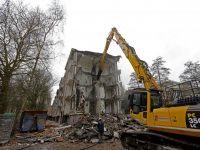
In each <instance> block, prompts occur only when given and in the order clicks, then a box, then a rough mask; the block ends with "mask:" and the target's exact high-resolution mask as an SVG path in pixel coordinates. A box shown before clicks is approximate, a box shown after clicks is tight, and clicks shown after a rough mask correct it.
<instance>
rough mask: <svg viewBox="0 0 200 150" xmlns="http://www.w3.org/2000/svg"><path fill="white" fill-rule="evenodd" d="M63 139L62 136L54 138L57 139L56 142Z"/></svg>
mask: <svg viewBox="0 0 200 150" xmlns="http://www.w3.org/2000/svg"><path fill="white" fill-rule="evenodd" d="M63 140H64V138H63V137H57V138H56V141H57V142H63Z"/></svg>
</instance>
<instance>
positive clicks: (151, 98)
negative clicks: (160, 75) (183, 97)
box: [128, 88, 162, 125]
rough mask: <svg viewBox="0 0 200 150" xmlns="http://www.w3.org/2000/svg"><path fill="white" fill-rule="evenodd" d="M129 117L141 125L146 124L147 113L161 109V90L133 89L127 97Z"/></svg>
mask: <svg viewBox="0 0 200 150" xmlns="http://www.w3.org/2000/svg"><path fill="white" fill-rule="evenodd" d="M128 99H129V107H130V115H131V116H133V117H135V118H136V119H135V120H136V121H137V122H139V123H140V124H142V125H145V124H147V121H146V120H147V112H153V109H156V108H161V107H162V90H159V89H145V88H138V89H134V91H133V93H132V94H130V95H129V97H128Z"/></svg>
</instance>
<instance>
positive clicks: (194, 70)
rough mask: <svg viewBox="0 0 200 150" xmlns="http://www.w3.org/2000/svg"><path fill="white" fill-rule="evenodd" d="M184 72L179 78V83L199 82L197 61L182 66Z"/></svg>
mask: <svg viewBox="0 0 200 150" xmlns="http://www.w3.org/2000/svg"><path fill="white" fill-rule="evenodd" d="M184 67H185V70H184V71H183V72H182V73H181V75H180V76H179V78H180V80H181V82H184V81H190V80H197V81H199V80H200V64H199V61H197V62H192V61H188V62H187V63H185V64H184Z"/></svg>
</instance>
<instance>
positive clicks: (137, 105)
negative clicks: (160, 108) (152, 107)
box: [129, 92, 147, 114]
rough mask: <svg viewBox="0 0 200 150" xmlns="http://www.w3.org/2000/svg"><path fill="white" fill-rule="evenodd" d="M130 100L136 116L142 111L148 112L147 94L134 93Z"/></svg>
mask: <svg viewBox="0 0 200 150" xmlns="http://www.w3.org/2000/svg"><path fill="white" fill-rule="evenodd" d="M129 99H130V108H131V109H132V110H133V113H134V114H139V113H140V112H142V111H146V110H147V94H146V93H144V92H142V93H133V94H132V95H130V96H129Z"/></svg>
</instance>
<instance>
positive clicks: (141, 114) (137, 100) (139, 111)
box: [97, 28, 200, 149]
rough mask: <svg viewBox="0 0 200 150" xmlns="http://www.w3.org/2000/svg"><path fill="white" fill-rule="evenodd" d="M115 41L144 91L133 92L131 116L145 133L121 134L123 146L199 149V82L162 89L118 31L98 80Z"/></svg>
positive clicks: (132, 147)
mask: <svg viewBox="0 0 200 150" xmlns="http://www.w3.org/2000/svg"><path fill="white" fill-rule="evenodd" d="M113 37H115V39H114V38H113ZM112 40H113V41H115V42H116V43H117V44H118V45H119V46H120V48H121V49H122V51H123V52H124V54H125V56H126V57H127V59H128V60H129V62H130V63H131V65H132V67H133V69H134V71H135V72H136V74H137V78H138V81H139V82H143V84H144V87H145V88H137V89H134V90H133V92H132V94H130V95H129V97H128V100H129V103H130V105H129V107H130V116H132V118H133V120H134V121H135V122H137V125H139V126H140V127H141V129H143V130H127V131H124V132H122V133H121V136H120V139H121V142H122V145H123V146H124V147H125V148H127V149H200V105H199V102H200V89H199V87H200V85H199V81H188V82H184V83H180V84H176V85H171V86H169V87H165V88H162V87H160V86H159V85H158V84H157V83H156V81H155V79H154V78H153V76H152V75H151V73H150V70H149V67H148V65H147V63H146V62H145V61H142V60H141V59H140V58H139V57H138V56H137V54H136V51H135V49H134V48H133V47H131V46H129V44H128V43H127V42H126V41H125V39H124V38H123V37H122V36H121V35H120V34H119V32H118V31H117V29H116V28H112V30H111V32H110V34H109V36H108V38H107V40H106V45H105V49H104V52H103V56H102V60H101V66H100V69H99V72H98V74H97V80H99V79H100V76H101V73H102V71H103V66H104V61H105V57H106V53H107V50H108V48H109V45H110V43H111V41H112Z"/></svg>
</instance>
